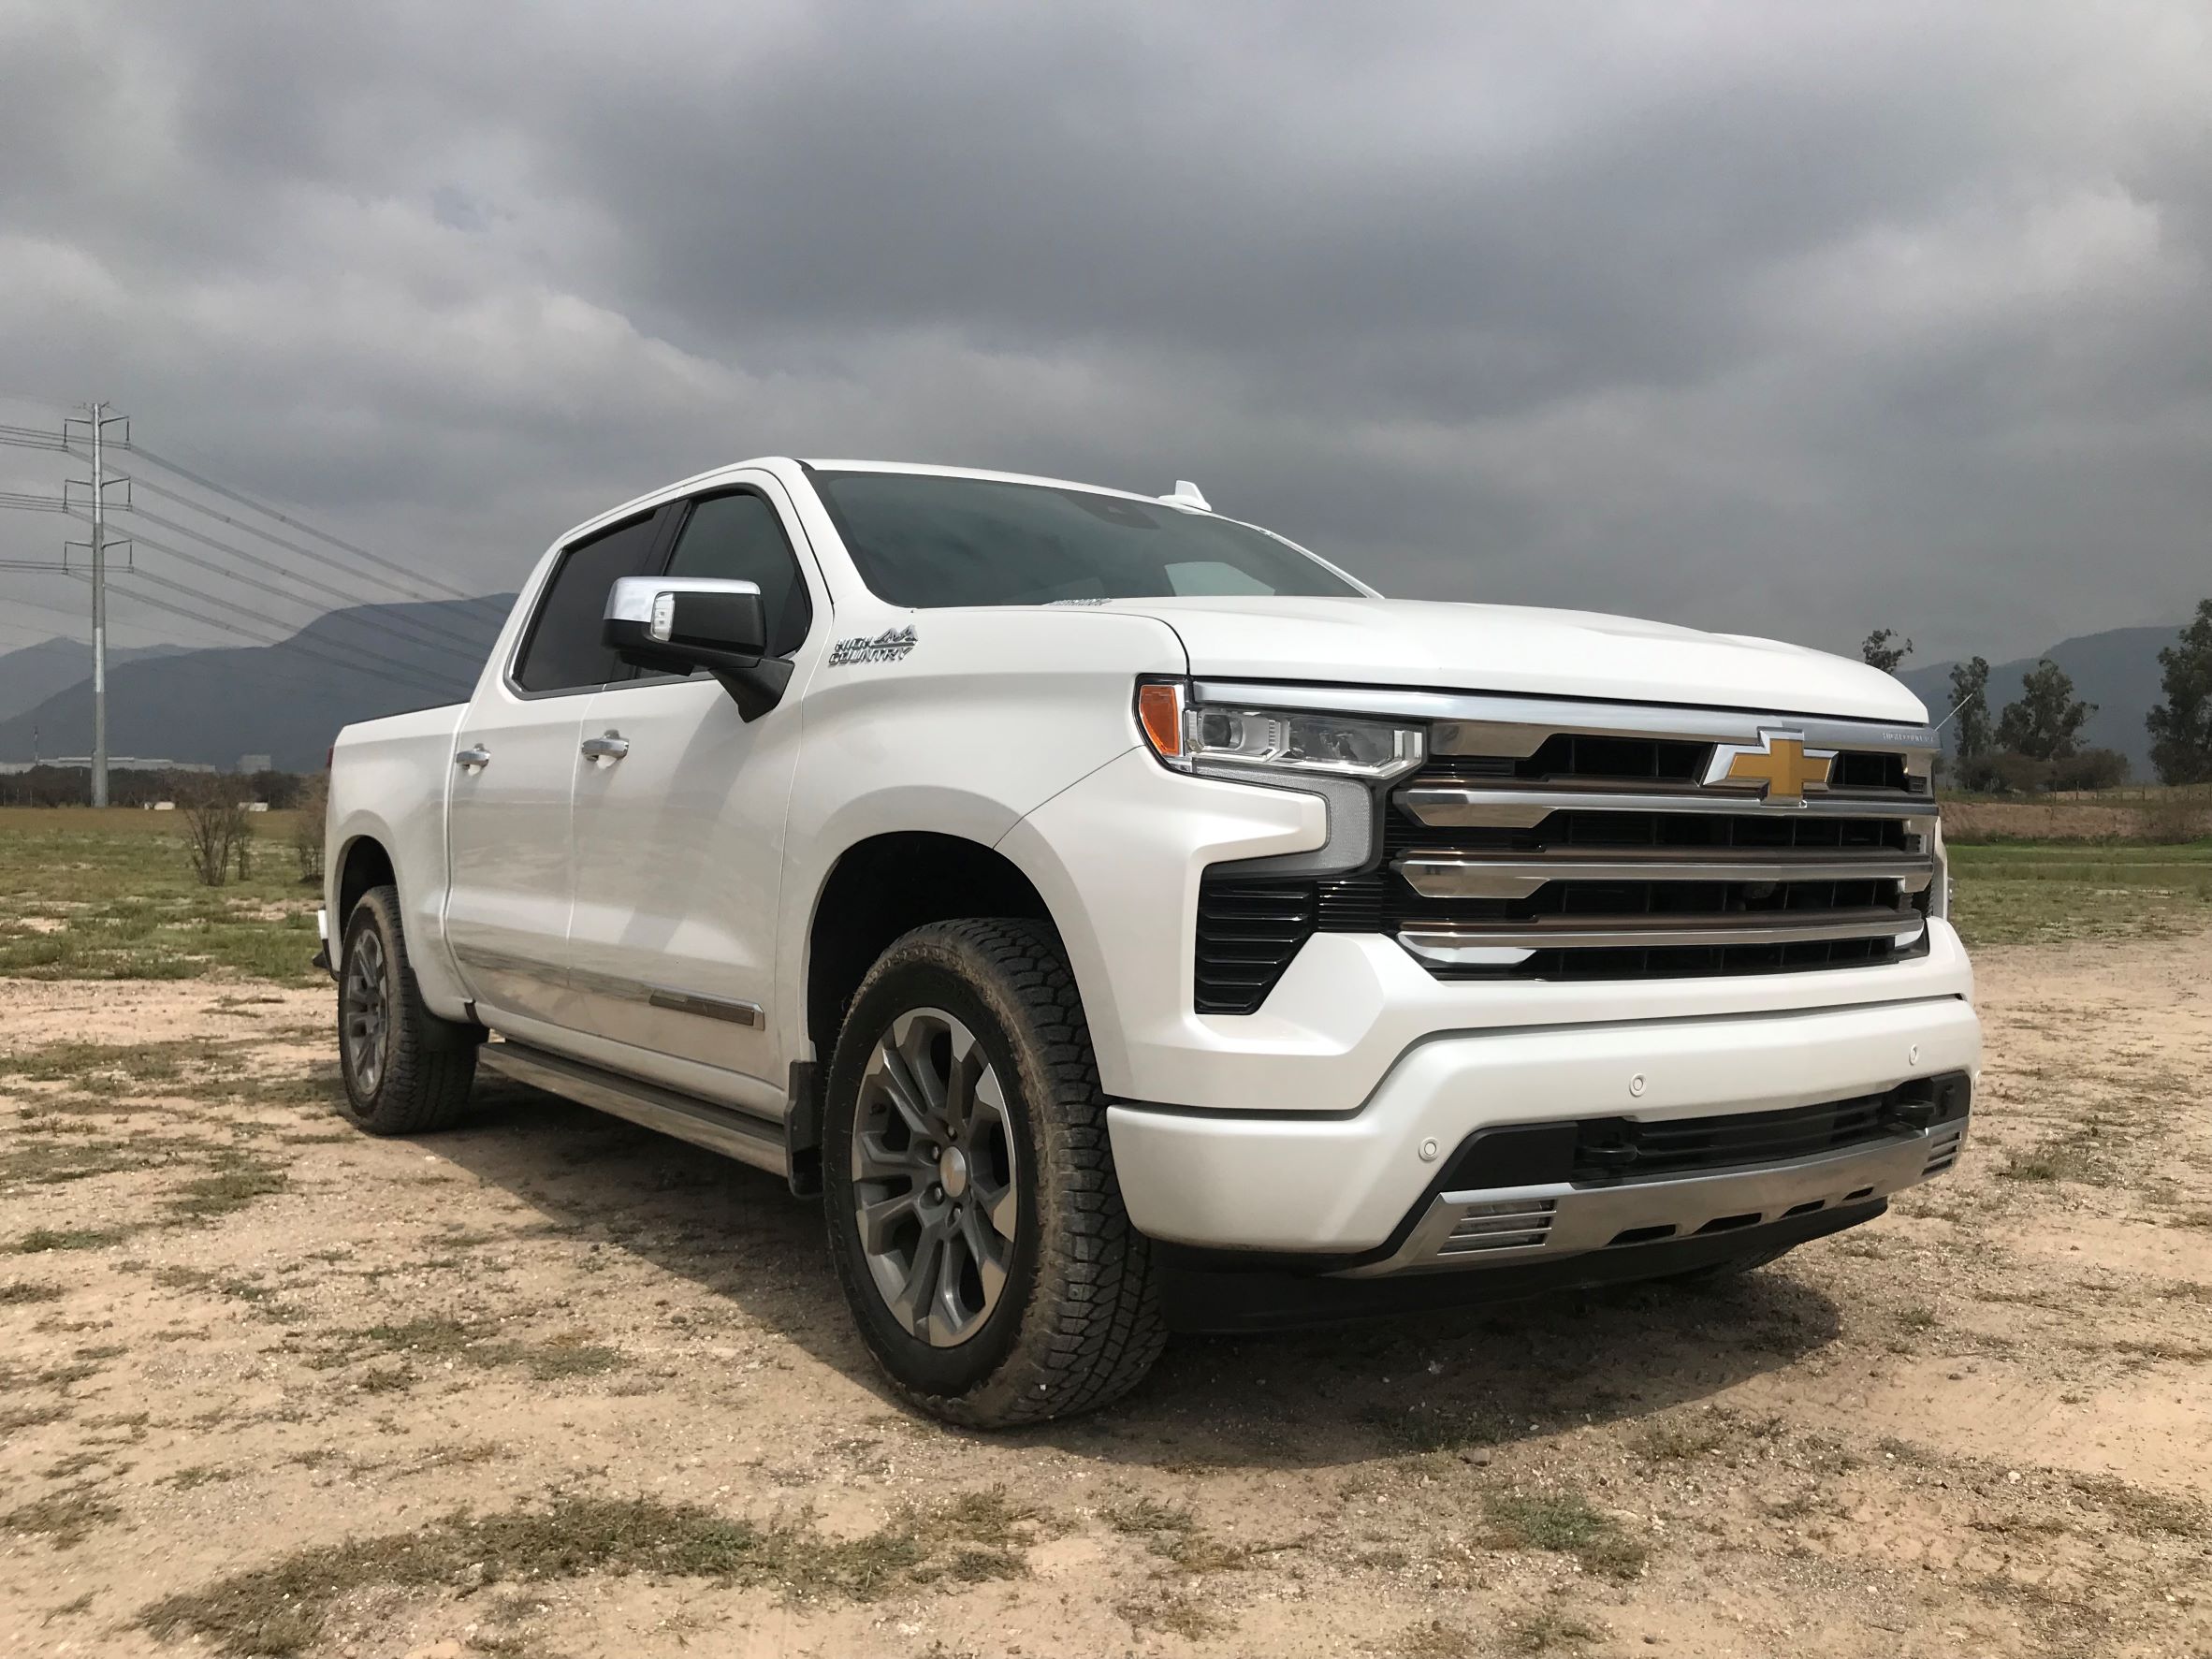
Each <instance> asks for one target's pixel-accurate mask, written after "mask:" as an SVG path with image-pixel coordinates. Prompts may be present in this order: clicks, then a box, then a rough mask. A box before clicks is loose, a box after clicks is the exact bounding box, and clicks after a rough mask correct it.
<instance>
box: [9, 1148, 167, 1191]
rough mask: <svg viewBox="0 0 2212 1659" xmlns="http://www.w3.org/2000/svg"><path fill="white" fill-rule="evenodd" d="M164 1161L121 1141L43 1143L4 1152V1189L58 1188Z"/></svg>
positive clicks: (147, 1151) (146, 1150) (143, 1149)
mask: <svg viewBox="0 0 2212 1659" xmlns="http://www.w3.org/2000/svg"><path fill="white" fill-rule="evenodd" d="M160 1161H161V1160H160V1155H159V1153H158V1152H154V1151H150V1150H149V1149H148V1148H146V1147H145V1146H143V1145H140V1146H139V1147H137V1148H133V1147H131V1146H130V1145H128V1144H126V1143H125V1142H121V1141H84V1140H75V1141H40V1142H33V1143H31V1144H29V1145H23V1146H16V1147H12V1148H10V1149H9V1150H8V1151H7V1152H0V1186H60V1185H61V1184H62V1183H63V1182H65V1181H89V1180H91V1179H92V1178H93V1177H94V1176H95V1175H113V1174H118V1173H120V1172H122V1171H125V1170H143V1169H146V1168H149V1167H150V1166H152V1165H153V1164H155V1163H158V1162H160Z"/></svg>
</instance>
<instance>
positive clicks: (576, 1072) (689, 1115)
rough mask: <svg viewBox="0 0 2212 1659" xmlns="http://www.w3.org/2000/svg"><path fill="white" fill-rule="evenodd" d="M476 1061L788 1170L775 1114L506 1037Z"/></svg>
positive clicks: (680, 1136) (765, 1166)
mask: <svg viewBox="0 0 2212 1659" xmlns="http://www.w3.org/2000/svg"><path fill="white" fill-rule="evenodd" d="M476 1063H477V1064H478V1065H479V1066H488V1067H489V1068H490V1069H491V1070H494V1071H497V1072H498V1073H500V1075H501V1076H502V1077H511V1078H513V1079H514V1080H515V1081H516V1082H517V1083H527V1084H530V1085H531V1087H533V1088H541V1089H544V1090H545V1091H546V1093H547V1094H553V1095H559V1096H560V1097H561V1098H562V1099H569V1100H574V1101H575V1102H576V1103H577V1104H579V1105H583V1106H589V1107H591V1108H592V1109H593V1110H594V1111H598V1112H606V1113H612V1114H613V1115H615V1116H616V1117H623V1118H628V1119H629V1120H630V1121H631V1122H632V1123H633V1124H637V1125H639V1126H640V1127H642V1128H648V1129H656V1130H658V1131H659V1132H660V1133H662V1134H663V1135H674V1136H675V1137H676V1138H677V1140H678V1141H689V1142H691V1143H692V1144H693V1145H695V1146H705V1147H706V1148H708V1149H709V1150H710V1151H714V1152H719V1153H721V1154H723V1155H724V1156H726V1157H734V1158H735V1159H737V1160H738V1162H740V1163H748V1164H750V1165H752V1167H753V1168H754V1169H756V1170H766V1171H768V1172H769V1173H770V1174H772V1175H785V1174H788V1173H789V1172H790V1171H789V1159H788V1157H787V1156H786V1154H785V1150H784V1140H783V1126H782V1125H781V1124H780V1123H778V1122H776V1121H775V1120H774V1119H772V1118H765V1117H755V1116H754V1115H753V1114H752V1113H749V1112H740V1111H738V1110H737V1109H736V1108H735V1107H731V1106H718V1105H716V1104H715V1103H714V1102H713V1101H712V1100H702V1099H699V1098H698V1097H696V1096H694V1095H679V1094H677V1092H676V1091H675V1090H674V1089H664V1088H662V1087H660V1086H658V1085H657V1084H649V1083H640V1082H638V1081H637V1080H636V1079H635V1078H633V1077H623V1076H621V1075H619V1074H618V1073H617V1072H613V1071H605V1070H601V1069H600V1068H599V1067H597V1066H589V1065H586V1064H585V1063H584V1062H583V1061H581V1060H572V1059H569V1058H568V1057H567V1056H566V1055H553V1054H547V1053H546V1051H545V1050H544V1049H539V1048H531V1047H528V1046H527V1045H525V1044H523V1043H519V1042H514V1041H505V1040H502V1041H498V1042H488V1043H486V1044H485V1045H484V1046H483V1047H482V1048H480V1049H478V1050H477V1051H476Z"/></svg>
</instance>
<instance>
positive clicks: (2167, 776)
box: [2143, 599, 2212, 783]
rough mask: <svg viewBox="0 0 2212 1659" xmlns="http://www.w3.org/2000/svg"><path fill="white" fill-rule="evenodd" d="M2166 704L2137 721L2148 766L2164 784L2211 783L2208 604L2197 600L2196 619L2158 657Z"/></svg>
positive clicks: (2211, 612)
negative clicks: (2145, 737)
mask: <svg viewBox="0 0 2212 1659" xmlns="http://www.w3.org/2000/svg"><path fill="white" fill-rule="evenodd" d="M2159 666H2160V667H2161V668H2163V669H2164V670H2165V671H2166V677H2165V692H2166V700H2165V702H2164V703H2163V704H2161V706H2158V707H2156V708H2154V709H2152V710H2151V711H2150V712H2149V713H2148V714H2147V715H2146V716H2145V717H2144V719H2143V724H2144V726H2145V728H2146V729H2147V731H2148V732H2149V733H2150V759H2151V764H2153V765H2155V766H2157V767H2158V769H2159V777H2160V778H2161V779H2162V780H2163V781H2165V782H2167V783H2212V599H2200V600H2198V601H2197V618H2196V620H2195V621H2193V622H2191V623H2190V625H2189V626H2188V627H2186V628H2184V629H2183V630H2182V631H2181V637H2180V639H2179V640H2178V641H2176V643H2175V644H2173V645H2170V646H2168V647H2167V648H2165V649H2164V650H2162V651H2161V652H2160V653H2159Z"/></svg>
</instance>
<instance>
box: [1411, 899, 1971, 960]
mask: <svg viewBox="0 0 2212 1659" xmlns="http://www.w3.org/2000/svg"><path fill="white" fill-rule="evenodd" d="M1927 927H1928V918H1927V917H1925V916H1923V915H1922V914H1921V913H1920V912H1919V911H1918V910H1871V909H1870V910H1795V911H1791V910H1772V911H1765V912H1760V911H1735V912H1731V913H1728V914H1724V915H1718V916H1538V917H1535V918H1534V919H1533V920H1530V921H1527V922H1500V923H1459V924H1450V925H1439V926H1431V927H1407V928H1402V929H1401V930H1400V931H1399V933H1398V936H1397V937H1398V942H1399V943H1400V944H1402V945H1404V947H1405V948H1406V949H1407V950H1408V951H1411V952H1412V953H1414V954H1415V955H1416V956H1419V957H1420V958H1421V959H1422V960H1423V961H1427V962H1436V963H1442V964H1444V965H1445V966H1447V967H1452V968H1511V967H1513V966H1515V965H1516V964H1518V963H1521V962H1525V961H1527V960H1528V958H1529V957H1530V956H1532V955H1534V954H1535V953H1536V952H1538V951H1553V950H1570V951H1571V950H1581V951H1594V950H1637V949H1641V948H1644V947H1647V946H1665V945H1795V944H1807V943H1812V942H1814V941H1817V940H1821V939H1896V940H1897V941H1898V943H1899V944H1900V945H1909V944H1911V943H1913V942H1914V940H1916V939H1919V937H1920V936H1921V934H1922V933H1923V932H1924V931H1926V929H1927Z"/></svg>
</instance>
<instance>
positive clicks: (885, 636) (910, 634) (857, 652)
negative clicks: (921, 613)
mask: <svg viewBox="0 0 2212 1659" xmlns="http://www.w3.org/2000/svg"><path fill="white" fill-rule="evenodd" d="M913 648H914V629H913V625H912V624H911V623H909V624H908V625H907V626H906V627H904V628H890V629H886V630H885V631H884V632H883V633H879V634H877V635H876V637H875V638H873V639H869V638H868V637H867V636H866V635H865V634H864V635H862V636H860V637H859V638H856V639H840V640H839V641H837V644H836V645H834V646H832V647H831V648H830V659H829V665H830V666H831V667H832V668H842V667H844V666H845V665H846V664H847V663H849V662H897V661H898V660H899V659H900V658H901V657H903V656H905V655H906V654H907V653H908V652H909V651H910V650H912V649H913Z"/></svg>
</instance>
